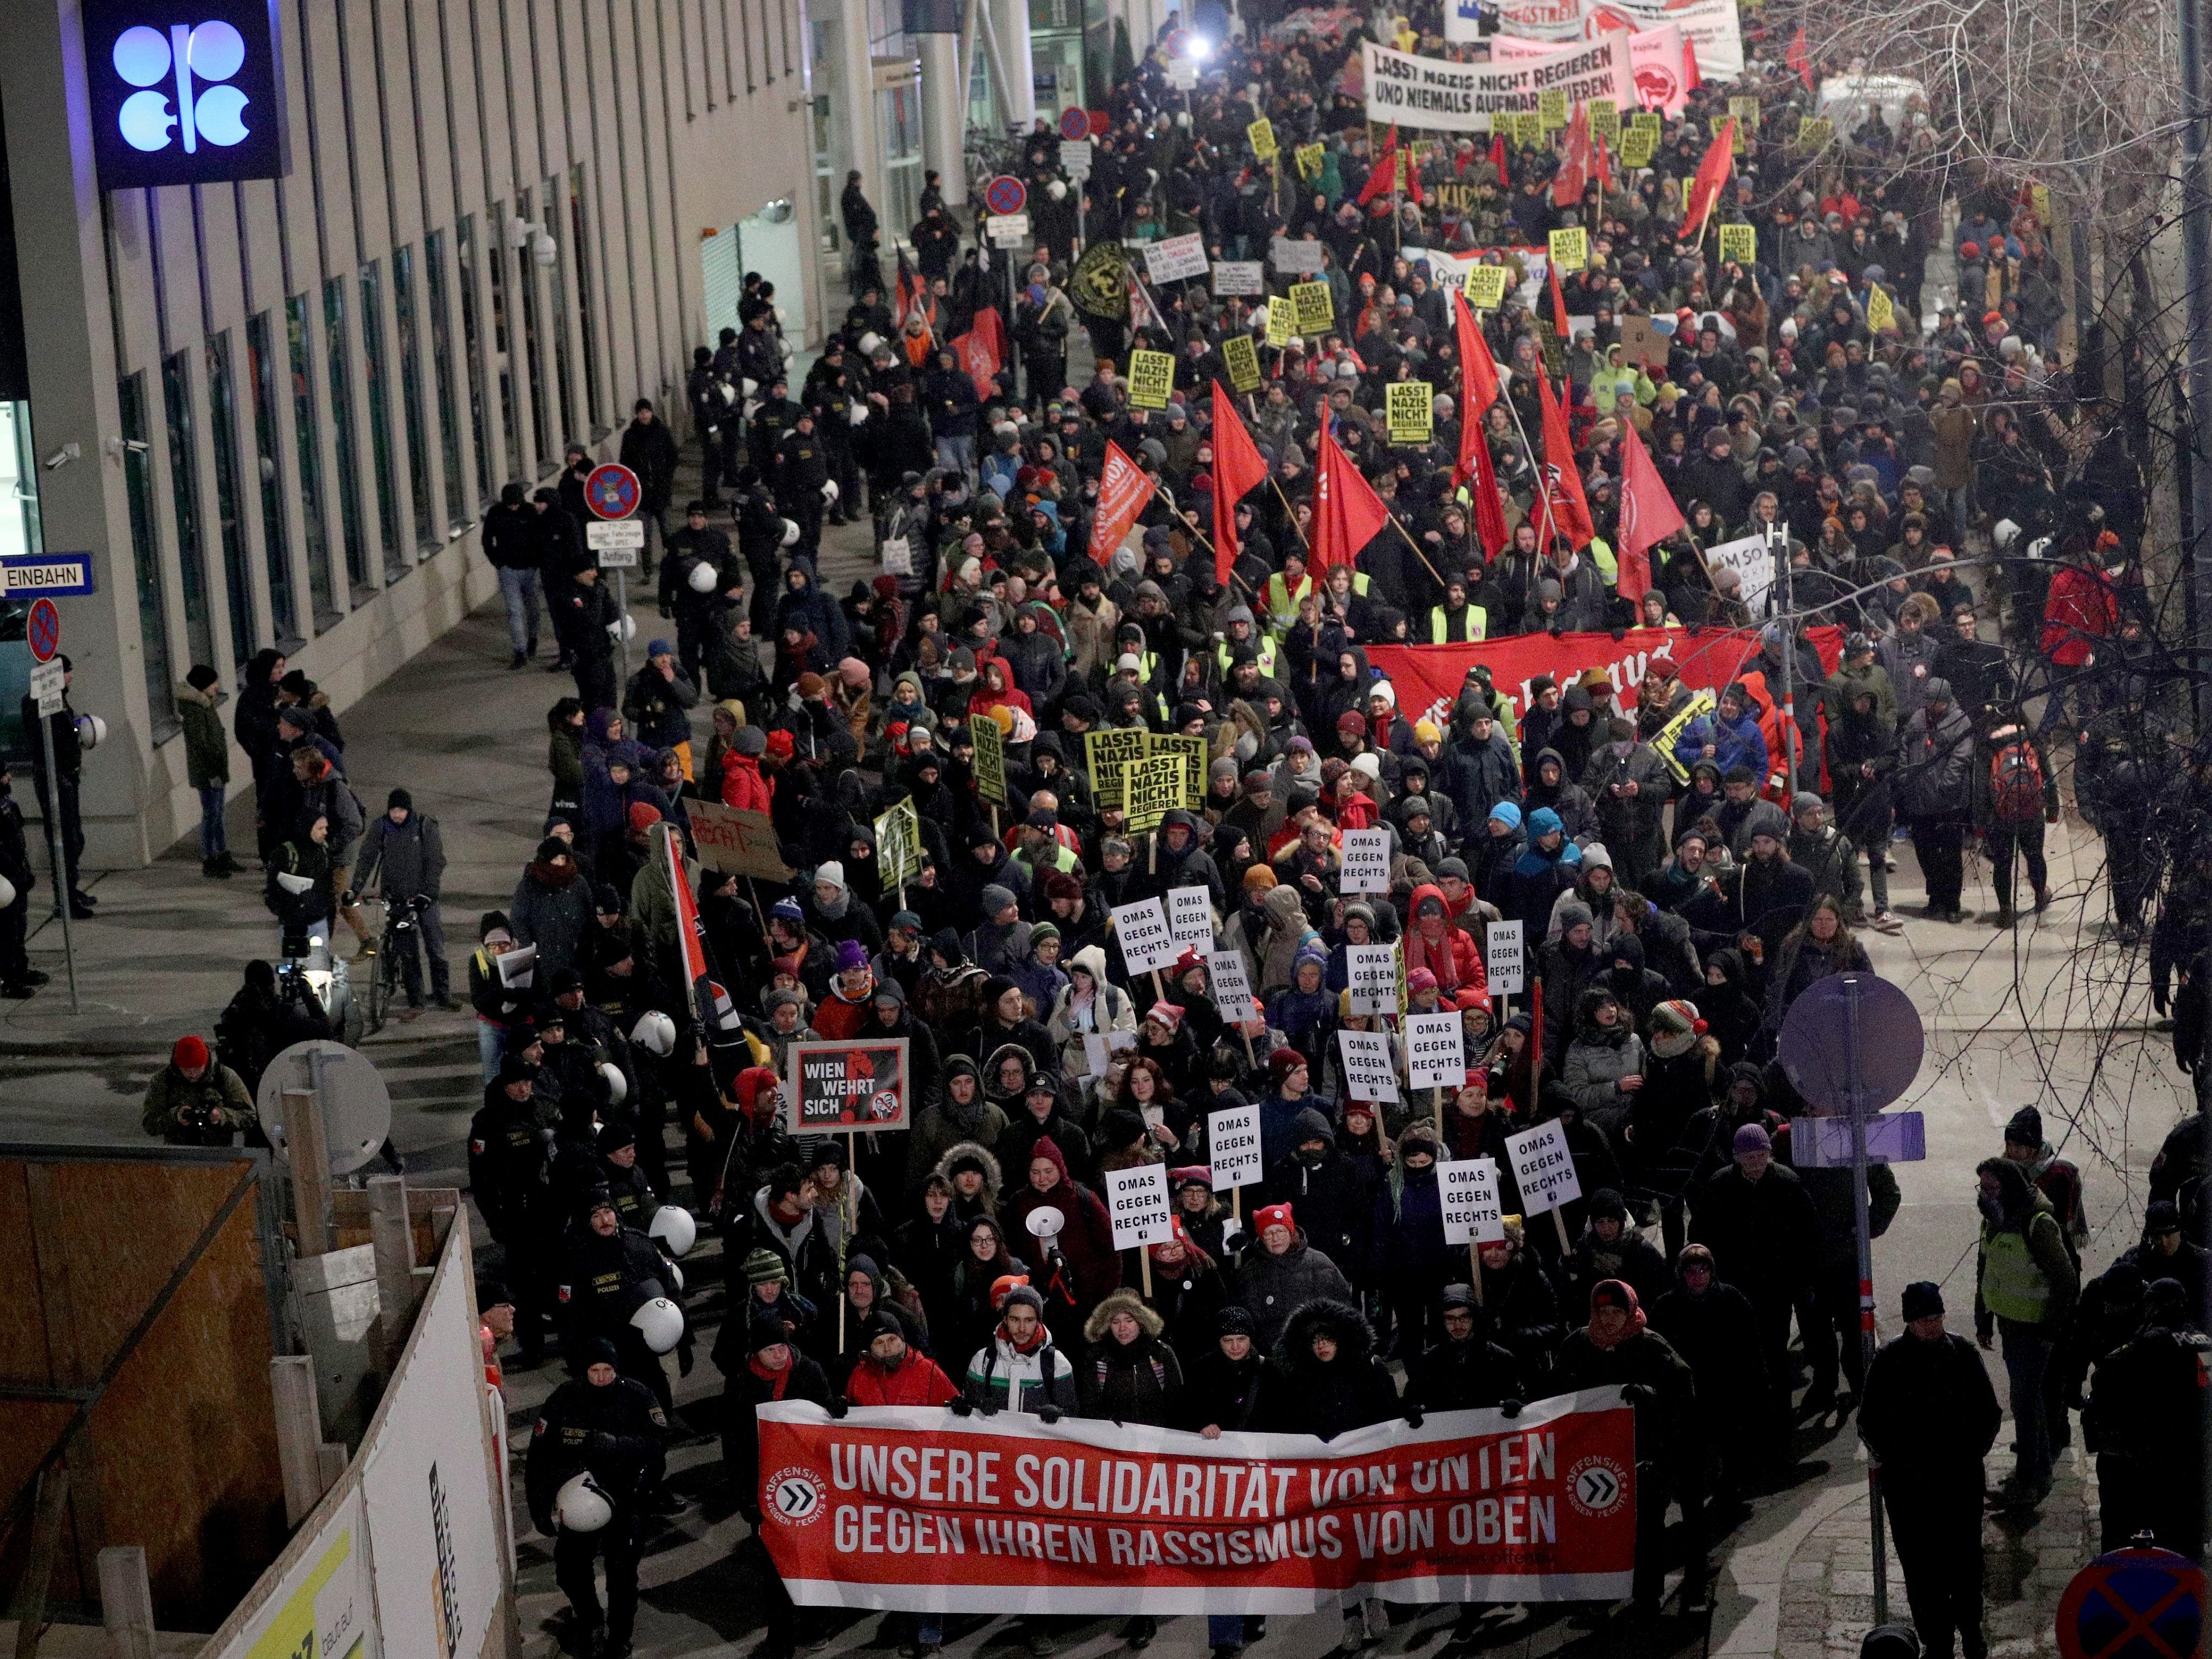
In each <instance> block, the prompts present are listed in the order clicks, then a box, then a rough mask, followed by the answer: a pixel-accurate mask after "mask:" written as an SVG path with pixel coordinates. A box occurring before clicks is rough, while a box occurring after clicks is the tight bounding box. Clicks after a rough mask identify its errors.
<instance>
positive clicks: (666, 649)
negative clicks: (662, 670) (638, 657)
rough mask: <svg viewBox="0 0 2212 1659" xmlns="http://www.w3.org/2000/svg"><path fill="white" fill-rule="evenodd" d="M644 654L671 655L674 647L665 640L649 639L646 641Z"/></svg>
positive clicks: (674, 652) (651, 655) (674, 651)
mask: <svg viewBox="0 0 2212 1659" xmlns="http://www.w3.org/2000/svg"><path fill="white" fill-rule="evenodd" d="M645 654H646V655H647V657H672V656H674V655H675V654H676V647H674V646H672V645H671V644H670V643H669V642H668V641H666V640H650V641H647V643H646V647H645Z"/></svg>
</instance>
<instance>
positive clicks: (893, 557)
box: [878, 536, 914, 576]
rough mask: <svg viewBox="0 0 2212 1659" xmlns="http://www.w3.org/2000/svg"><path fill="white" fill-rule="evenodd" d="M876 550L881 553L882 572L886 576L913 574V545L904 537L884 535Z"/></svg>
mask: <svg viewBox="0 0 2212 1659" xmlns="http://www.w3.org/2000/svg"><path fill="white" fill-rule="evenodd" d="M878 551H880V552H881V553H882V555H883V560H884V574H885V575H886V576H911V575H912V574H914V545H913V544H912V543H910V542H908V540H907V538H905V537H903V536H886V537H884V544H883V546H882V547H881V548H880V549H879V550H878Z"/></svg>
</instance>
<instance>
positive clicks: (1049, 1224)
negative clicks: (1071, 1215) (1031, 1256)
mask: <svg viewBox="0 0 2212 1659" xmlns="http://www.w3.org/2000/svg"><path fill="white" fill-rule="evenodd" d="M1022 1225H1024V1226H1025V1227H1027V1228H1028V1229H1029V1230H1030V1237H1032V1238H1034V1239H1036V1241H1037V1242H1038V1243H1043V1244H1049V1243H1052V1241H1053V1240H1054V1239H1055V1238H1058V1237H1060V1230H1061V1229H1062V1228H1064V1227H1066V1225H1067V1218H1066V1216H1064V1215H1062V1214H1061V1213H1060V1212H1059V1211H1058V1210H1055V1209H1054V1208H1053V1206H1051V1205H1049V1204H1043V1205H1040V1206H1037V1207H1036V1209H1034V1210H1031V1211H1030V1214H1029V1219H1028V1220H1027V1221H1025V1222H1024V1223H1023V1224H1022Z"/></svg>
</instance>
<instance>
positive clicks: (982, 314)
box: [952, 306, 1006, 398]
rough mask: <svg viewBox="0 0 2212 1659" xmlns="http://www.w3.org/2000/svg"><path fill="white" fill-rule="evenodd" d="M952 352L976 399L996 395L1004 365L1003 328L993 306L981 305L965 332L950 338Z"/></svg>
mask: <svg viewBox="0 0 2212 1659" xmlns="http://www.w3.org/2000/svg"><path fill="white" fill-rule="evenodd" d="M952 355H953V356H954V358H955V359H956V360H957V362H959V364H960V367H961V368H964V369H966V370H967V371H968V378H969V380H973V381H975V395H976V396H977V397H978V398H995V397H997V396H998V395H999V380H998V375H999V371H1000V369H1001V368H1005V367H1006V325H1004V324H1002V323H1001V322H1000V320H999V308H998V307H996V306H985V307H983V308H982V310H981V311H979V312H977V313H975V321H974V322H972V323H970V324H969V325H968V331H967V332H966V333H965V334H962V335H958V336H956V337H954V339H953V341H952Z"/></svg>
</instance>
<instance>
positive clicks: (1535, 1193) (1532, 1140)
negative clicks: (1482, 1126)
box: [1505, 1118, 1583, 1215]
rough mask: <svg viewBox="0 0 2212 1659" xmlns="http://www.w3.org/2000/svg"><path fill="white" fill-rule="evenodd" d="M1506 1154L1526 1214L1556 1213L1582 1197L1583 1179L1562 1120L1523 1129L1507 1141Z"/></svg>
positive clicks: (1554, 1119) (1555, 1119)
mask: <svg viewBox="0 0 2212 1659" xmlns="http://www.w3.org/2000/svg"><path fill="white" fill-rule="evenodd" d="M1505 1151H1506V1153H1507V1155H1508V1156H1510V1158H1512V1160H1513V1179H1514V1180H1515V1182H1517V1183H1518V1184H1519V1186H1520V1188H1521V1208H1522V1212H1524V1213H1526V1214H1528V1215H1535V1214H1537V1213H1539V1212H1541V1211H1545V1210H1556V1209H1559V1208H1560V1207H1561V1206H1565V1205H1568V1204H1571V1203H1573V1202H1574V1201H1575V1200H1577V1199H1578V1198H1580V1197H1581V1196H1582V1195H1583V1183H1582V1177H1580V1176H1577V1174H1576V1173H1575V1160H1574V1158H1573V1155H1572V1154H1571V1153H1570V1152H1568V1151H1567V1132H1566V1130H1565V1129H1564V1128H1562V1127H1560V1125H1559V1119H1557V1118H1553V1120H1552V1121H1550V1122H1549V1123H1539V1124H1538V1125H1537V1126H1536V1127H1534V1128H1533V1129H1523V1130H1522V1132H1521V1133H1519V1134H1517V1135H1514V1136H1512V1137H1510V1139H1507V1141H1506V1143H1505Z"/></svg>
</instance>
